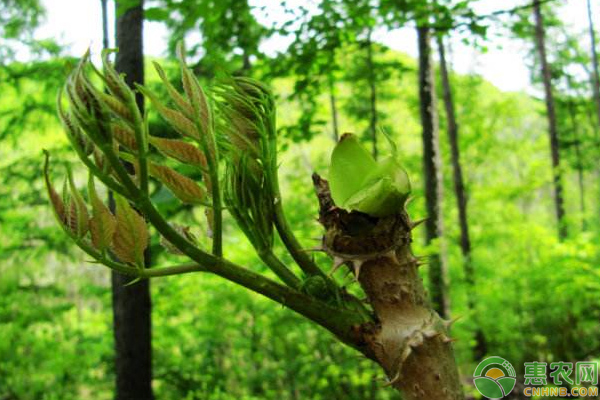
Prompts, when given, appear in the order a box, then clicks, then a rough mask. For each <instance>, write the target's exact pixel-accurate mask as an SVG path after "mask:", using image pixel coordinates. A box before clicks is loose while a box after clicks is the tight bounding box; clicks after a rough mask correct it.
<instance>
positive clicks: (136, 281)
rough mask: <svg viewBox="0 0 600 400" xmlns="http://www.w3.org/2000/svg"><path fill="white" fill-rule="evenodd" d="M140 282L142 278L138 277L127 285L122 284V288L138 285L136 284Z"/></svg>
mask: <svg viewBox="0 0 600 400" xmlns="http://www.w3.org/2000/svg"><path fill="white" fill-rule="evenodd" d="M141 280H142V278H141V277H139V276H138V277H137V278H135V279H133V280H132V281H131V282H127V283H126V284H124V285H123V286H124V287H127V286H131V285H133V284H136V283H138V282H139V281H141Z"/></svg>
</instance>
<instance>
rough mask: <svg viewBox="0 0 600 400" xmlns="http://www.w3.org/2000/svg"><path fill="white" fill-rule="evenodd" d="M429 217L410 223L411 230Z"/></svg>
mask: <svg viewBox="0 0 600 400" xmlns="http://www.w3.org/2000/svg"><path fill="white" fill-rule="evenodd" d="M428 219H429V217H427V218H421V219H419V220H416V221H414V222H411V223H410V230H411V231H412V230H413V229H415V228H416V227H418V226H419V225H421V224H422V223H423V222H425V221H427V220H428Z"/></svg>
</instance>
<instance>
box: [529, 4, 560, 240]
mask: <svg viewBox="0 0 600 400" xmlns="http://www.w3.org/2000/svg"><path fill="white" fill-rule="evenodd" d="M533 14H534V17H535V42H536V47H537V51H538V54H539V57H540V64H541V69H542V79H543V81H544V92H545V95H546V110H547V114H548V132H549V135H550V152H551V155H552V174H553V179H554V205H555V209H556V220H557V222H558V237H559V239H561V240H563V239H565V238H566V237H567V224H566V220H565V206H564V197H563V186H562V172H561V170H560V147H559V146H560V145H559V141H558V130H557V126H556V110H555V105H554V95H553V93H552V75H551V71H550V65H549V64H548V59H547V57H546V37H545V32H544V18H543V16H542V10H541V5H540V0H535V1H534V2H533Z"/></svg>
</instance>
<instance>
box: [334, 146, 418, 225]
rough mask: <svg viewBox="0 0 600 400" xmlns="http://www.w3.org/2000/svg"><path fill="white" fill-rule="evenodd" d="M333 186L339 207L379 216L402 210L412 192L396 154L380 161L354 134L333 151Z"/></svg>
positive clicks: (335, 200)
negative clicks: (376, 159)
mask: <svg viewBox="0 0 600 400" xmlns="http://www.w3.org/2000/svg"><path fill="white" fill-rule="evenodd" d="M393 150H394V151H393V153H395V152H396V151H395V146H393ZM329 185H330V190H331V196H332V198H333V200H334V202H335V203H336V204H337V205H338V206H339V207H342V208H345V209H348V210H356V211H360V212H363V213H365V214H369V215H373V216H375V217H385V216H387V215H391V214H395V213H398V212H399V211H401V210H402V207H403V206H404V203H405V202H406V199H407V198H408V195H409V193H410V182H409V180H408V175H407V174H406V171H404V169H403V168H402V166H400V163H399V162H398V161H397V160H396V158H395V157H389V158H386V159H384V160H382V161H380V162H376V161H375V160H374V159H373V158H372V157H371V155H370V154H369V153H368V151H367V150H366V149H365V148H364V147H362V145H361V144H360V143H359V142H358V140H357V139H356V137H355V136H354V135H350V134H345V135H344V136H342V139H341V140H340V142H339V143H338V145H337V146H336V148H335V149H334V151H333V154H332V156H331V168H330V176H329Z"/></svg>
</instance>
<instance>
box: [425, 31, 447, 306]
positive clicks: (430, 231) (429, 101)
mask: <svg viewBox="0 0 600 400" xmlns="http://www.w3.org/2000/svg"><path fill="white" fill-rule="evenodd" d="M417 34H418V41H419V99H420V110H421V125H422V129H423V133H422V137H423V175H424V181H425V203H426V209H427V217H428V218H427V220H426V221H425V243H426V244H427V245H429V244H431V243H432V242H433V241H435V240H436V239H441V237H442V232H443V221H442V214H441V204H442V197H443V182H442V175H441V157H440V145H439V132H438V131H439V128H438V116H437V107H436V96H435V89H434V80H433V66H432V60H431V46H430V29H429V28H427V27H418V28H417ZM440 247H442V246H440ZM429 277H430V292H431V298H432V300H433V304H434V307H435V309H436V310H437V312H438V313H439V314H440V315H441V316H442V317H448V316H449V315H450V304H449V299H448V270H447V265H446V260H445V257H444V255H443V249H441V250H440V251H439V252H436V253H435V254H432V255H431V256H430V265H429Z"/></svg>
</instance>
